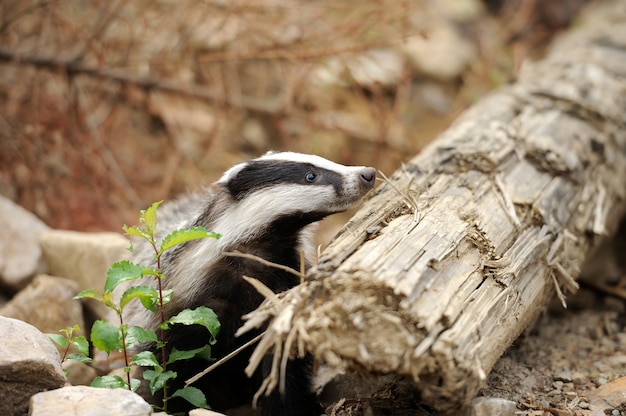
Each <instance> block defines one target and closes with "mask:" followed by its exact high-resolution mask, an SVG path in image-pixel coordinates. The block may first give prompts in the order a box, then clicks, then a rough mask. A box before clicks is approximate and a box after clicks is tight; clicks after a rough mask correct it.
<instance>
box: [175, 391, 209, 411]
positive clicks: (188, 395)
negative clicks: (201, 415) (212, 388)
mask: <svg viewBox="0 0 626 416" xmlns="http://www.w3.org/2000/svg"><path fill="white" fill-rule="evenodd" d="M171 397H181V398H183V399H185V400H187V401H188V402H189V403H191V404H192V405H194V406H195V407H201V408H203V409H209V405H208V404H207V402H206V397H205V396H204V393H202V391H201V390H200V389H198V388H196V387H193V386H187V387H185V388H182V389H178V390H176V391H175V392H174V394H172V396H171Z"/></svg>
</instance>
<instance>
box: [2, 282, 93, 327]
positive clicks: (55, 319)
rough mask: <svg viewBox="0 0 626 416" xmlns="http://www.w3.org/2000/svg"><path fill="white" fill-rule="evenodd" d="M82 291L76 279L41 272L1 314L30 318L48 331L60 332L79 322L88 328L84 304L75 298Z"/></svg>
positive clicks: (31, 321) (32, 323) (36, 324)
mask: <svg viewBox="0 0 626 416" xmlns="http://www.w3.org/2000/svg"><path fill="white" fill-rule="evenodd" d="M78 292H79V289H78V284H77V283H76V282H74V281H72V280H69V279H64V278H61V277H54V276H48V275H45V274H41V275H38V276H37V277H35V279H33V281H32V282H30V284H29V285H28V286H26V287H25V288H24V289H23V290H21V291H20V292H19V293H18V294H17V295H15V296H14V297H13V299H11V300H10V301H9V302H8V303H7V304H6V305H4V306H3V307H2V308H0V315H2V316H6V317H8V318H15V319H19V320H20V321H24V322H27V323H29V324H31V325H33V326H34V327H35V328H37V329H39V330H40V331H41V332H44V333H48V332H49V333H54V334H56V333H58V331H59V330H60V329H63V328H65V327H67V326H70V325H75V324H77V325H79V326H80V328H81V329H84V327H85V323H84V320H83V308H82V305H81V303H80V302H79V301H77V300H73V299H72V298H73V297H74V296H75V295H76V294H77V293H78ZM83 335H84V334H83Z"/></svg>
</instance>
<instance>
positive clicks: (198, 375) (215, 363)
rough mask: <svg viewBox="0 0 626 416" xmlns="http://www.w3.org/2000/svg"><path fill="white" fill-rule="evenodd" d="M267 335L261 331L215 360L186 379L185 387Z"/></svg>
mask: <svg viewBox="0 0 626 416" xmlns="http://www.w3.org/2000/svg"><path fill="white" fill-rule="evenodd" d="M263 335H265V331H263V332H261V333H260V334H259V335H257V336H256V337H254V338H252V339H251V340H250V341H248V342H246V343H245V344H243V345H242V346H240V347H239V348H237V349H235V350H233V351H232V352H230V353H229V354H227V355H225V356H224V357H222V358H220V359H219V360H217V361H216V362H214V363H213V364H211V365H210V366H208V367H207V368H205V369H204V370H203V371H201V372H200V373H198V374H196V375H195V376H193V377H191V378H190V379H188V380H187V381H185V387H187V386H189V385H190V384H193V383H195V382H196V381H198V380H200V379H201V378H202V377H204V376H206V375H207V374H209V373H210V372H211V371H213V370H215V369H216V368H217V367H219V366H221V365H222V364H224V363H225V362H226V361H228V360H230V359H231V358H233V357H234V356H236V355H237V354H239V353H240V352H241V351H243V350H244V349H246V348H248V347H249V346H250V345H252V344H254V343H255V342H258V341H259V340H260V339H261V337H262V336H263Z"/></svg>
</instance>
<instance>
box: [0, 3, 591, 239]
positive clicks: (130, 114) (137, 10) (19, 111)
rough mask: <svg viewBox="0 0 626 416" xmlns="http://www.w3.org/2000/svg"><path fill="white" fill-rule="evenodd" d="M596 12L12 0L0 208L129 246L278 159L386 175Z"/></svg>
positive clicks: (0, 45)
mask: <svg viewBox="0 0 626 416" xmlns="http://www.w3.org/2000/svg"><path fill="white" fill-rule="evenodd" d="M584 3H585V1H584V0H551V1H540V0H484V1H481V0H414V1H408V0H407V1H403V0H358V1H355V0H340V1H337V0H306V1H304V0H302V1H299V0H292V1H286V0H282V1H281V0H263V1H260V0H202V1H200V0H198V1H178V0H134V1H131V2H129V1H125V0H101V1H98V0H91V1H87V0H66V1H60V0H58V1H55V0H2V2H0V195H2V196H5V197H7V198H9V199H11V200H13V201H15V202H17V203H18V204H20V205H22V206H23V207H25V208H26V209H28V210H30V211H31V212H33V213H35V214H36V215H37V216H38V217H39V218H41V219H42V220H43V221H44V222H46V223H47V224H48V225H49V226H51V227H53V228H60V229H72V230H81V231H101V230H113V231H121V225H122V224H124V223H128V224H131V223H135V222H136V221H137V217H138V210H139V209H143V208H145V207H147V206H148V205H149V204H150V203H151V202H153V201H156V200H160V199H170V198H172V197H174V196H175V195H177V194H179V193H181V192H184V191H187V190H190V189H194V188H198V187H199V186H202V185H204V184H208V183H210V182H212V181H214V180H216V179H217V178H218V177H219V176H220V174H221V173H222V172H223V171H224V170H225V169H226V168H228V167H230V166H231V165H233V164H235V163H238V162H241V161H243V160H246V159H250V158H253V157H256V156H258V155H260V154H262V153H264V152H265V151H267V150H269V149H275V150H293V151H298V152H305V153H315V154H319V155H321V156H324V157H326V158H329V159H332V160H334V161H336V162H339V163H344V164H358V165H370V166H374V167H376V168H377V169H379V170H381V171H382V172H385V173H386V174H387V175H389V174H391V173H392V172H393V171H394V170H395V169H396V168H397V167H399V166H400V164H401V163H402V161H405V160H408V159H410V158H411V157H413V156H414V155H415V154H417V153H418V152H419V151H420V150H421V149H422V148H423V147H424V146H426V145H427V144H428V143H429V142H430V141H431V140H432V139H433V138H435V137H436V135H437V134H438V133H440V132H441V131H443V130H444V129H445V128H446V127H447V126H448V125H449V124H450V123H451V122H452V121H453V120H454V118H455V117H456V116H457V115H458V114H459V113H460V112H461V111H462V110H463V109H464V108H466V107H467V106H469V105H471V104H472V102H474V101H476V100H478V99H480V97H482V96H483V95H485V94H486V93H488V92H489V91H490V90H492V89H494V88H496V87H498V86H501V85H503V84H506V83H509V82H511V81H513V80H514V79H515V76H516V73H517V72H518V70H519V69H520V67H521V66H522V65H523V62H524V61H525V60H528V59H535V58H538V57H541V55H542V54H543V53H544V52H545V49H546V47H547V45H548V43H549V41H550V40H551V38H552V37H553V36H555V35H557V34H558V32H559V31H561V30H563V29H565V28H567V27H568V26H569V25H572V24H576V15H577V13H578V11H579V9H580V8H581V6H582V5H583V4H584ZM335 221H336V222H337V223H340V222H342V221H344V219H342V218H339V219H336V220H335ZM327 229H328V230H329V231H327V233H328V234H330V233H332V232H334V231H336V228H335V225H332V224H331V225H329V226H327ZM322 238H323V237H322Z"/></svg>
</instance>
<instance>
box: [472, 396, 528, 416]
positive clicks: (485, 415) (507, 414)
mask: <svg viewBox="0 0 626 416" xmlns="http://www.w3.org/2000/svg"><path fill="white" fill-rule="evenodd" d="M470 408H471V410H470V413H469V414H470V415H472V416H515V414H516V412H517V405H516V404H515V402H513V401H511V400H506V399H500V398H497V397H478V398H476V399H474V400H473V401H472V404H471V405H470Z"/></svg>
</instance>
